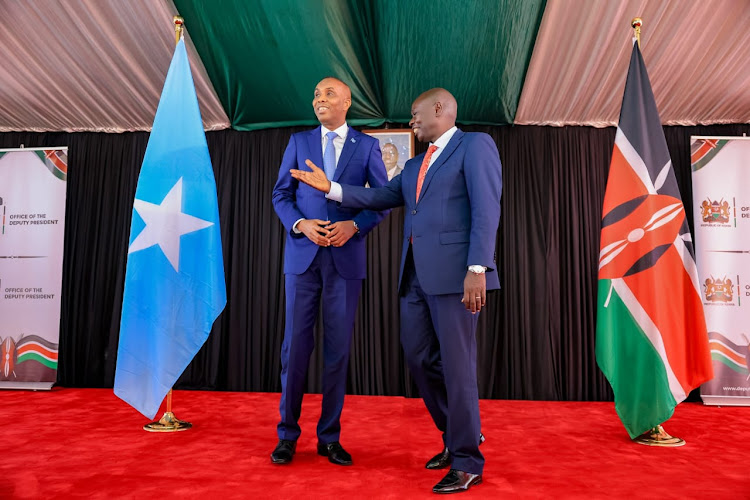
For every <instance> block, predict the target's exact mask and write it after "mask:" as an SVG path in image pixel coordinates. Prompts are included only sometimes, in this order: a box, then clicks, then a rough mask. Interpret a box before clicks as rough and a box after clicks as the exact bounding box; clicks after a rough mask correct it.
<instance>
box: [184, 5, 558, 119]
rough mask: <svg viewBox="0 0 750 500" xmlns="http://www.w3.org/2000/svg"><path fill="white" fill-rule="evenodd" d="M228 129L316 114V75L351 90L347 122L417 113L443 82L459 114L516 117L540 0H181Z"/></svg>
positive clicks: (186, 22)
mask: <svg viewBox="0 0 750 500" xmlns="http://www.w3.org/2000/svg"><path fill="white" fill-rule="evenodd" d="M175 5H176V7H177V9H178V11H179V12H180V14H181V15H182V16H183V17H184V18H185V26H186V28H187V30H188V32H189V33H190V35H191V38H192V40H193V42H194V43H195V47H196V49H197V51H198V53H199V54H200V56H201V59H202V61H203V63H204V65H205V67H206V71H207V72H208V75H209V77H210V79H211V82H212V83H213V85H214V89H215V90H216V93H217V94H218V96H219V99H220V100H221V102H222V104H223V105H224V110H225V111H226V114H227V116H228V117H229V121H230V122H231V124H232V127H233V128H235V129H238V130H253V129H258V128H267V127H282V126H289V125H312V124H316V123H317V121H316V119H315V115H314V113H313V110H312V104H311V103H312V93H313V89H314V88H315V84H316V83H317V82H318V81H319V80H321V79H322V78H323V77H325V76H336V77H338V78H340V79H342V80H344V81H345V82H347V83H348V84H349V85H350V86H351V89H352V101H353V102H352V109H351V110H350V111H349V122H350V123H352V124H354V125H368V126H377V125H380V124H381V123H383V122H384V121H390V122H405V121H408V120H409V117H410V108H411V103H412V101H413V100H414V98H415V97H416V96H417V95H419V94H420V93H422V92H423V91H425V90H427V89H429V88H432V87H437V86H440V87H445V88H447V89H450V91H451V92H452V93H453V94H454V95H455V96H456V98H457V99H458V102H459V117H458V118H459V121H461V122H462V123H486V124H510V123H513V118H514V116H515V113H516V107H517V105H518V101H519V98H520V94H521V89H522V87H523V82H524V77H525V74H526V69H527V67H528V64H529V60H530V58H531V52H532V50H533V48H534V42H535V40H536V34H537V31H538V29H539V24H540V22H541V19H542V14H543V12H544V6H545V1H544V0H524V1H523V2H519V1H517V0H472V1H463V2H457V1H455V0H412V1H405V0H377V1H375V0H371V1H368V0H325V1H314V0H309V1H300V0H253V1H246V0H225V1H222V2H205V1H203V0H176V1H175Z"/></svg>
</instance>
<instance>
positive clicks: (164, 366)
mask: <svg viewBox="0 0 750 500" xmlns="http://www.w3.org/2000/svg"><path fill="white" fill-rule="evenodd" d="M226 302H227V298H226V286H225V283H224V262H223V258H222V252H221V234H220V230H219V210H218V203H217V198H216V182H215V180H214V174H213V168H212V167H211V158H210V157H209V154H208V146H207V145H206V136H205V134H204V132H203V122H202V120H201V115H200V110H199V109H198V98H197V97H196V94H195V87H194V85H193V78H192V75H191V73H190V63H189V62H188V57H187V51H186V50H185V42H184V41H183V40H180V42H179V43H178V44H177V48H176V49H175V53H174V57H173V58H172V64H171V65H170V67H169V72H168V73H167V80H166V82H165V83H164V89H163V91H162V95H161V100H160V101H159V107H158V109H157V110H156V117H155V118H154V126H153V128H152V130H151V136H150V137H149V140H148V146H147V148H146V155H145V157H144V159H143V166H142V167H141V173H140V176H139V177H138V187H137V188H136V192H135V201H134V202H133V218H132V222H131V229H130V242H129V246H128V263H127V269H126V273H125V293H124V296H123V300H122V318H121V323H120V344H119V348H118V351H117V367H116V371H115V394H116V395H117V396H118V397H120V398H121V399H123V400H124V401H126V402H127V403H129V404H131V405H132V406H133V407H134V408H135V409H137V410H138V411H139V412H141V413H142V414H143V415H145V416H146V417H148V418H154V416H155V415H156V412H157V411H159V406H160V404H161V401H162V400H163V399H164V397H165V396H166V394H167V392H169V390H170V389H171V388H172V386H173V385H174V383H175V382H176V381H177V379H178V377H179V376H180V375H181V374H182V372H183V371H184V370H185V368H186V367H187V365H188V364H189V363H190V361H191V360H192V359H193V358H194V357H195V355H196V353H197V352H198V350H199V349H200V348H201V346H202V345H203V344H204V343H205V341H206V338H208V334H209V332H210V331H211V326H212V325H213V323H214V320H216V317H217V316H218V315H219V313H221V311H222V310H223V309H224V306H225V304H226Z"/></svg>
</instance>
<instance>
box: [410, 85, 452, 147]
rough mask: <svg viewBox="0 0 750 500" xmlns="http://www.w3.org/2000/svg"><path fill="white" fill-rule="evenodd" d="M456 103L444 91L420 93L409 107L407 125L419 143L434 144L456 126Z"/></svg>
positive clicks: (433, 90)
mask: <svg viewBox="0 0 750 500" xmlns="http://www.w3.org/2000/svg"><path fill="white" fill-rule="evenodd" d="M457 114H458V103H457V102H456V98H455V97H453V94H451V93H450V92H448V91H447V90H445V89H441V88H434V89H430V90H428V91H427V92H424V93H422V94H421V95H420V96H419V97H417V98H416V99H415V100H414V103H413V104H412V106H411V116H412V118H411V121H409V125H410V126H411V128H412V130H413V131H414V135H415V136H416V137H417V140H419V141H420V142H435V140H436V139H437V138H438V137H440V136H441V135H443V134H444V133H445V132H446V131H447V130H448V129H450V128H451V127H453V126H454V125H456V116H457Z"/></svg>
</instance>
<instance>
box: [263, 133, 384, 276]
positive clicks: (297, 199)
mask: <svg viewBox="0 0 750 500" xmlns="http://www.w3.org/2000/svg"><path fill="white" fill-rule="evenodd" d="M307 159H309V160H311V161H312V162H313V163H315V164H316V165H318V166H320V167H321V168H323V151H322V148H321V136H320V127H318V128H316V129H314V130H309V131H305V132H299V133H296V134H293V135H292V137H291V138H290V139H289V145H288V146H287V148H286V151H285V152H284V157H283V159H282V160H281V168H280V169H279V178H278V180H277V181H276V185H275V186H274V188H273V207H274V209H275V210H276V213H277V214H278V216H279V219H281V223H282V224H284V227H285V228H286V230H287V238H286V249H285V251H284V272H285V273H291V274H302V273H304V272H305V271H306V270H307V268H308V267H310V264H311V263H312V261H313V258H314V257H315V255H316V253H317V252H318V249H319V248H320V247H319V246H318V245H316V244H315V243H313V242H312V241H310V240H309V239H308V238H307V236H305V235H304V234H296V233H294V231H292V227H293V226H294V223H295V222H297V221H298V220H299V219H321V220H330V221H331V222H339V221H342V220H354V222H356V223H357V226H358V227H359V233H357V234H355V235H354V236H352V238H351V239H350V240H349V241H347V242H346V243H345V244H344V245H343V246H341V247H338V248H336V247H331V252H333V258H334V265H335V266H336V270H337V271H338V273H339V274H340V275H341V276H342V277H343V278H345V279H363V278H364V277H365V272H366V268H367V265H366V264H367V261H366V252H365V235H366V234H367V233H368V232H369V231H370V230H371V229H372V228H373V227H375V226H376V225H377V224H378V222H380V221H381V219H382V218H383V217H384V216H385V214H386V213H387V212H373V211H370V210H360V209H353V208H344V207H342V206H340V205H339V204H338V203H336V202H334V201H330V200H327V199H326V197H325V195H324V194H323V193H321V192H320V191H318V190H316V189H313V188H311V187H310V186H308V185H306V184H304V183H300V182H299V181H297V180H296V179H294V178H292V176H291V174H290V173H289V170H290V169H292V168H295V169H302V170H309V168H308V167H307V165H305V160H307ZM332 180H334V181H336V182H340V183H345V184H351V185H354V186H364V185H365V183H369V184H370V186H373V187H378V186H383V185H384V184H386V182H388V177H387V174H386V171H385V165H384V164H383V158H382V155H381V153H380V144H379V143H378V140H377V139H374V138H373V137H370V136H369V135H366V134H362V133H360V132H357V131H356V130H354V129H353V128H351V127H350V128H349V132H348V133H347V136H346V139H345V141H344V148H343V149H342V150H341V156H340V157H339V161H338V164H337V166H336V172H335V174H334V176H333V179H332ZM363 189H364V188H363Z"/></svg>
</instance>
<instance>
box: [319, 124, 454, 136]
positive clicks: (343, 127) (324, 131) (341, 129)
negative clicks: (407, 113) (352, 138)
mask: <svg viewBox="0 0 750 500" xmlns="http://www.w3.org/2000/svg"><path fill="white" fill-rule="evenodd" d="M453 128H455V127H453ZM328 132H336V135H338V136H339V137H341V138H342V139H346V134H348V133H349V125H347V124H346V122H344V124H343V125H341V126H340V127H339V128H337V129H336V130H328V129H327V128H325V127H324V126H323V125H322V124H321V125H320V138H321V140H323V137H325V136H326V134H327V133H328Z"/></svg>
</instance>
